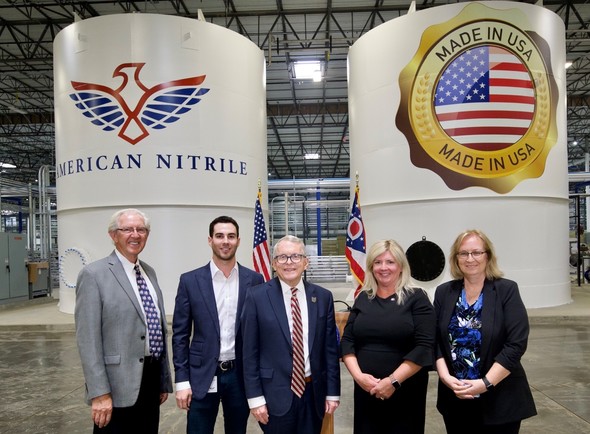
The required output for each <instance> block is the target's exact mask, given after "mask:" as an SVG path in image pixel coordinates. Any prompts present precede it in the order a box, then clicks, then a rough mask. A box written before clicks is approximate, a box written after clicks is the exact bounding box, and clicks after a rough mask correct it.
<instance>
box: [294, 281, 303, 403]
mask: <svg viewBox="0 0 590 434" xmlns="http://www.w3.org/2000/svg"><path fill="white" fill-rule="evenodd" d="M291 315H292V319H293V331H292V333H291V340H292V341H293V374H292V375H291V390H292V391H293V393H295V395H297V396H298V397H299V398H301V397H302V396H303V392H304V391H305V361H304V359H303V321H302V320H301V308H300V307H299V300H297V288H291Z"/></svg>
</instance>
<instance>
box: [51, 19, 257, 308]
mask: <svg viewBox="0 0 590 434" xmlns="http://www.w3.org/2000/svg"><path fill="white" fill-rule="evenodd" d="M54 53H55V61H54V64H55V71H54V76H55V127H56V170H57V200H58V204H57V206H58V234H59V235H58V244H59V254H60V277H61V278H60V293H59V298H60V304H59V307H60V310H61V311H63V312H70V313H71V312H73V309H74V303H75V283H76V276H77V274H78V272H79V270H80V269H81V268H82V266H83V265H84V264H85V263H87V262H89V261H92V260H96V259H99V258H102V257H104V256H107V255H108V254H109V253H110V252H111V251H112V249H113V245H112V242H111V239H110V238H109V236H108V234H107V223H108V220H109V217H110V216H111V215H112V213H113V212H114V211H116V210H118V209H120V208H127V207H134V208H139V209H141V210H142V211H144V212H146V213H147V214H148V215H149V217H150V218H151V220H152V232H151V234H150V237H149V240H148V244H147V246H146V248H145V250H144V252H143V253H142V254H141V256H140V257H141V259H143V260H145V261H147V262H148V263H150V264H151V265H152V266H154V267H155V269H156V272H157V273H158V280H159V283H160V286H161V287H162V288H163V292H164V298H165V300H164V301H165V304H166V308H167V310H168V312H170V313H171V312H172V308H173V301H174V297H175V295H176V288H177V284H178V277H179V275H180V274H181V273H182V272H184V271H188V270H190V269H193V268H195V267H197V266H200V265H204V264H205V263H206V262H208V261H209V259H210V257H211V249H210V248H209V246H208V245H207V236H208V225H209V222H210V221H211V220H212V219H213V218H215V217H217V216H218V215H222V214H223V215H230V216H232V217H234V218H235V219H236V220H237V221H238V223H239V224H240V226H241V227H240V229H241V232H240V235H241V241H242V247H241V248H240V249H239V250H238V260H239V261H240V262H241V263H243V264H244V265H246V266H251V265H252V260H251V254H252V250H251V246H252V232H253V225H254V203H255V200H256V194H257V191H258V182H259V180H261V181H262V188H263V193H264V195H266V93H265V61H264V56H263V53H262V51H261V50H260V49H258V47H257V46H256V45H255V44H253V43H252V42H251V41H249V40H248V39H246V38H245V37H243V36H241V35H239V34H237V33H235V32H233V31H231V30H228V29H225V28H223V27H220V26H217V25H214V24H210V23H207V22H203V21H198V20H196V19H189V18H181V17H173V16H164V15H149V14H146V15H143V14H126V15H110V16H104V17H99V18H93V19H88V20H84V21H80V22H77V23H74V24H72V25H70V26H68V27H67V28H65V29H64V30H62V31H61V32H60V33H59V34H58V35H57V37H56V38H55V42H54Z"/></svg>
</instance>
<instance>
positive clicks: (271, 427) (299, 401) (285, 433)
mask: <svg viewBox="0 0 590 434" xmlns="http://www.w3.org/2000/svg"><path fill="white" fill-rule="evenodd" d="M291 393H293V392H291ZM267 399H268V398H267ZM267 408H268V403H267ZM322 420H323V417H322V418H321V417H319V416H318V413H317V411H316V408H315V400H314V394H313V386H312V383H311V382H309V383H306V384H305V392H304V393H303V396H302V397H301V398H299V397H297V396H296V395H295V394H293V402H292V404H291V408H290V409H289V411H288V412H287V413H286V414H284V415H282V416H273V415H272V414H270V415H269V417H268V423H267V424H266V425H263V424H260V427H261V428H262V431H263V432H264V434H303V433H305V434H320V432H321V431H322Z"/></svg>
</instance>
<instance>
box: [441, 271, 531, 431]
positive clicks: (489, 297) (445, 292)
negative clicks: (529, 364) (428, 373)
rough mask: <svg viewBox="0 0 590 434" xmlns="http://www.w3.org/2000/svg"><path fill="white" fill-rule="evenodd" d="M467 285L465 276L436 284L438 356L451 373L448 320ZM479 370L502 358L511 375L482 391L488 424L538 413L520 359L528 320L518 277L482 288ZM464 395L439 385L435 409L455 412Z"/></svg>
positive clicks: (505, 421)
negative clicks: (464, 279)
mask: <svg viewBox="0 0 590 434" xmlns="http://www.w3.org/2000/svg"><path fill="white" fill-rule="evenodd" d="M462 288H463V281H462V280H453V281H451V282H447V283H444V284H442V285H440V286H439V287H438V288H437V289H436V293H435V295H434V308H435V311H436V316H437V346H436V353H437V354H436V358H437V359H439V358H440V357H444V359H445V362H446V364H447V367H448V368H449V372H450V373H451V375H455V374H454V372H453V370H452V365H451V345H450V343H449V338H448V330H447V328H448V325H449V322H450V320H451V316H452V315H453V311H454V309H455V304H456V303H457V299H458V298H459V295H460V294H461V290H462ZM481 322H482V327H481V370H482V372H481V374H482V376H483V375H485V374H486V372H487V371H488V370H489V369H490V368H491V366H492V365H493V364H494V362H498V363H499V364H500V365H502V366H503V367H504V368H506V369H507V370H509V371H510V375H509V376H508V377H506V378H505V379H504V380H502V381H501V382H500V383H499V384H497V385H496V387H495V389H494V390H493V391H490V392H486V393H484V394H482V395H481V398H479V399H482V400H483V403H484V405H483V408H484V415H483V416H484V423H486V424H504V423H509V422H515V421H518V420H521V419H525V418H527V417H530V416H534V415H535V414H537V411H536V409H535V403H534V401H533V397H532V394H531V389H530V387H529V384H528V381H527V378H526V374H525V372H524V369H523V367H522V365H521V363H520V359H521V357H522V355H523V354H524V352H525V351H526V347H527V341H528V335H529V322H528V316H527V312H526V309H525V307H524V304H523V302H522V300H521V298H520V293H519V292H518V285H517V284H516V282H513V281H512V280H508V279H496V280H493V281H490V280H486V281H485V284H484V287H483V307H482V313H481ZM460 405H461V400H459V399H457V398H456V397H455V394H454V393H453V392H452V391H451V390H450V389H449V388H448V387H446V386H445V385H444V384H443V383H442V381H440V380H439V384H438V401H437V408H438V409H439V410H440V411H441V413H443V414H445V413H448V412H451V411H456V410H457V406H460Z"/></svg>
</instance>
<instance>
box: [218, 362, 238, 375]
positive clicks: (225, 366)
mask: <svg viewBox="0 0 590 434" xmlns="http://www.w3.org/2000/svg"><path fill="white" fill-rule="evenodd" d="M217 367H218V368H219V370H220V371H221V372H227V371H231V370H232V369H234V368H235V367H236V361H235V360H224V361H223V362H219V363H218V364H217Z"/></svg>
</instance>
